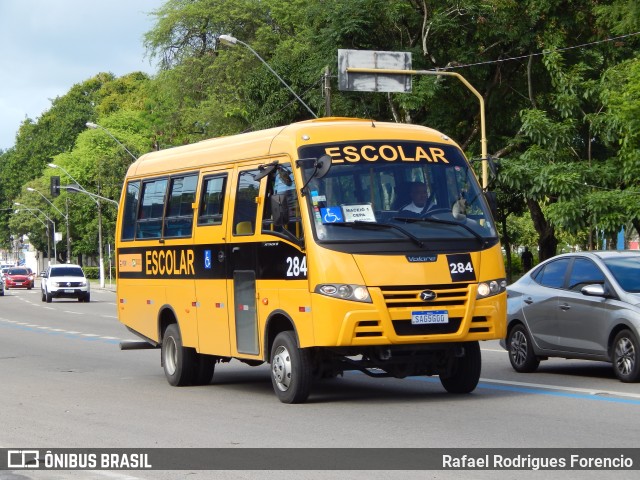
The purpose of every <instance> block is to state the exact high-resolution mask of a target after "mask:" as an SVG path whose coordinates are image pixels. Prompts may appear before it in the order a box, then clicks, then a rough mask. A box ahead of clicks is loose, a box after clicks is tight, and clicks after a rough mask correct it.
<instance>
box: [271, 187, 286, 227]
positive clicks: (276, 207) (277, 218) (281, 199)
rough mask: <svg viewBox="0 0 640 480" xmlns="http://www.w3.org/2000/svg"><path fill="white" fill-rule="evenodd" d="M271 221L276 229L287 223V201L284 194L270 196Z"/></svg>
mask: <svg viewBox="0 0 640 480" xmlns="http://www.w3.org/2000/svg"><path fill="white" fill-rule="evenodd" d="M271 219H272V220H273V224H274V225H275V226H277V227H281V226H282V225H286V224H287V223H289V200H287V195H286V194H283V193H281V194H276V195H271Z"/></svg>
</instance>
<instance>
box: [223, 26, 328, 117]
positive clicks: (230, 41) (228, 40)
mask: <svg viewBox="0 0 640 480" xmlns="http://www.w3.org/2000/svg"><path fill="white" fill-rule="evenodd" d="M218 40H220V41H221V42H222V43H224V44H225V45H230V46H235V45H236V44H238V43H239V44H240V45H244V46H245V47H247V48H248V49H249V51H250V52H251V53H253V54H254V55H255V56H256V57H257V58H258V60H260V61H261V62H262V63H263V64H264V65H265V66H266V67H267V68H268V69H269V71H270V72H271V73H273V74H274V75H275V76H276V78H277V79H278V80H280V83H282V84H283V85H284V86H285V87H287V90H289V91H290V92H291V93H292V94H293V96H294V97H296V98H297V99H298V101H299V102H300V103H301V104H302V105H304V107H305V108H306V109H307V110H308V111H309V113H310V114H311V115H312V116H313V118H318V116H317V115H316V114H315V113H313V110H311V108H309V105H307V104H306V103H304V100H302V99H301V98H300V97H299V96H298V94H297V93H296V92H294V91H293V89H292V88H291V87H290V86H289V85H288V84H287V82H285V81H284V80H283V79H282V78H281V77H280V75H278V74H277V73H276V71H275V70H274V69H273V68H271V65H269V64H268V63H267V62H266V61H265V60H264V59H263V58H262V57H261V56H260V55H258V52H256V51H255V50H254V49H253V48H251V47H250V46H249V45H248V44H246V43H244V42H243V41H242V40H238V39H237V38H236V37H232V36H231V35H220V36H219V37H218Z"/></svg>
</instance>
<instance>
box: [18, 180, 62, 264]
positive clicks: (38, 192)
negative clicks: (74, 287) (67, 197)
mask: <svg viewBox="0 0 640 480" xmlns="http://www.w3.org/2000/svg"><path fill="white" fill-rule="evenodd" d="M27 190H28V191H29V192H36V193H37V194H38V195H40V196H41V197H42V198H44V199H45V200H46V201H47V203H48V204H49V205H51V206H52V207H53V208H55V209H56V211H57V212H58V213H59V214H60V215H62V218H64V219H65V222H66V223H67V263H71V236H70V232H69V204H67V214H66V215H65V214H64V213H62V210H60V209H59V208H58V207H56V206H55V205H54V204H53V202H52V201H51V200H49V199H48V198H47V197H45V196H44V194H43V193H42V192H41V191H40V190H36V189H35V188H31V187H27ZM54 243H55V239H54Z"/></svg>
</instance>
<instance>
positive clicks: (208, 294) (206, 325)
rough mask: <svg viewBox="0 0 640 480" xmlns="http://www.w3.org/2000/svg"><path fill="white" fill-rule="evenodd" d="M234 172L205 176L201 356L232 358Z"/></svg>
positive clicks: (199, 236) (199, 228)
mask: <svg viewBox="0 0 640 480" xmlns="http://www.w3.org/2000/svg"><path fill="white" fill-rule="evenodd" d="M232 172H233V170H232V169H229V168H227V169H215V170H211V171H206V172H204V173H203V174H202V177H201V181H200V194H199V195H200V196H199V201H198V213H197V215H198V218H197V222H196V228H195V234H194V244H195V250H196V258H197V261H196V271H197V281H196V298H197V301H198V304H199V306H198V339H199V349H198V351H199V352H200V353H205V354H210V355H219V356H229V355H230V354H231V349H230V342H229V304H228V300H229V299H228V297H227V276H228V271H229V267H228V260H229V258H228V257H229V251H228V248H227V245H228V244H227V228H228V223H229V222H228V218H229V213H230V209H229V207H228V203H229V202H228V201H227V199H228V198H229V188H230V184H231V181H230V178H231V174H232Z"/></svg>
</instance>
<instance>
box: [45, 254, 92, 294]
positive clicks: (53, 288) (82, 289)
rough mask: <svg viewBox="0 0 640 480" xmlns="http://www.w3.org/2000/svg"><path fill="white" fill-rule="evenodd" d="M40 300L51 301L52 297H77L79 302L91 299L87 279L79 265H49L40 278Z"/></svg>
mask: <svg viewBox="0 0 640 480" xmlns="http://www.w3.org/2000/svg"><path fill="white" fill-rule="evenodd" d="M40 290H41V293H42V301H43V302H47V303H51V301H52V300H53V299H54V298H77V299H78V301H80V302H88V301H90V299H91V292H90V286H89V281H88V280H87V277H86V276H85V274H84V271H83V270H82V267H80V265H73V264H69V263H61V264H56V265H49V267H48V268H47V269H46V270H45V271H44V272H43V275H42V279H41V280H40Z"/></svg>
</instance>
